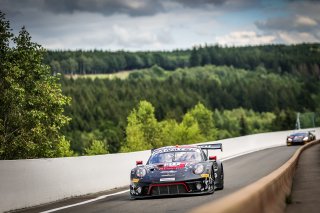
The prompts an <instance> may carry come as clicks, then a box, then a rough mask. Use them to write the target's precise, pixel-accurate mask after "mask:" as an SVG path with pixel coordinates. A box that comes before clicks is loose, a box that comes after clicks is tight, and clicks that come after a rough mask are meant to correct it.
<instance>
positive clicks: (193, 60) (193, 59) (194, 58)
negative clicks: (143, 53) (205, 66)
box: [189, 47, 201, 67]
mask: <svg viewBox="0 0 320 213" xmlns="http://www.w3.org/2000/svg"><path fill="white" fill-rule="evenodd" d="M189 64H190V66H191V67H197V66H200V65H201V56H200V54H199V51H198V49H197V48H196V47H193V49H192V51H191V54H190V60H189Z"/></svg>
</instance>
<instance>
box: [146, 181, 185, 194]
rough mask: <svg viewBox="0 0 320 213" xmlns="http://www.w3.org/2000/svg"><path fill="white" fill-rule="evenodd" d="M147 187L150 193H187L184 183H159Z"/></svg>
mask: <svg viewBox="0 0 320 213" xmlns="http://www.w3.org/2000/svg"><path fill="white" fill-rule="evenodd" d="M150 188H151V189H149V191H150V194H151V195H176V194H183V193H187V192H188V189H187V186H186V185H185V184H182V183H180V184H170V185H167V184H159V185H153V186H150Z"/></svg>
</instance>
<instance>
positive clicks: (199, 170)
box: [193, 164, 204, 175]
mask: <svg viewBox="0 0 320 213" xmlns="http://www.w3.org/2000/svg"><path fill="white" fill-rule="evenodd" d="M203 171H204V166H203V165H202V164H197V165H195V166H194V170H193V172H194V173H195V174H196V175H199V174H201V173H202V172H203Z"/></svg>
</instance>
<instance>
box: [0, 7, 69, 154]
mask: <svg viewBox="0 0 320 213" xmlns="http://www.w3.org/2000/svg"><path fill="white" fill-rule="evenodd" d="M0 30H1V31H0V35H1V36H0V39H1V41H0V45H1V47H0V51H1V54H0V55H1V56H0V57H1V60H0V94H1V96H0V107H1V108H0V110H1V111H0V159H19V158H38V157H54V156H57V152H58V147H59V143H60V142H61V141H62V140H64V137H63V136H62V134H61V132H60V129H61V127H62V126H64V125H66V124H67V123H68V121H69V118H68V117H66V116H64V115H63V112H64V106H66V105H67V104H68V103H69V102H70V99H69V98H68V97H66V96H64V95H62V91H61V85H60V84H58V80H59V79H58V77H57V76H52V75H51V70H50V69H49V67H48V66H46V65H43V64H42V61H43V55H44V53H45V50H44V49H43V48H42V47H41V46H40V45H38V44H36V43H34V42H32V41H31V36H30V35H29V33H28V32H27V31H26V30H25V28H22V29H21V31H20V32H19V35H18V36H17V37H13V35H12V34H11V33H10V27H9V22H8V21H6V20H5V18H4V14H3V13H1V12H0ZM10 41H12V43H13V45H12V46H9V43H10Z"/></svg>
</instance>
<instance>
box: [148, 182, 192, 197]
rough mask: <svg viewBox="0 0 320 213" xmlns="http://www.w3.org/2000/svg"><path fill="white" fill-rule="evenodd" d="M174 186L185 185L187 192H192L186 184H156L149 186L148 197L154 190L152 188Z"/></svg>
mask: <svg viewBox="0 0 320 213" xmlns="http://www.w3.org/2000/svg"><path fill="white" fill-rule="evenodd" d="M172 185H183V186H184V188H185V189H186V191H187V192H190V189H189V188H188V186H187V184H186V183H184V182H175V183H154V184H150V185H149V189H148V195H150V192H151V190H152V187H156V186H160V187H161V186H172Z"/></svg>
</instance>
